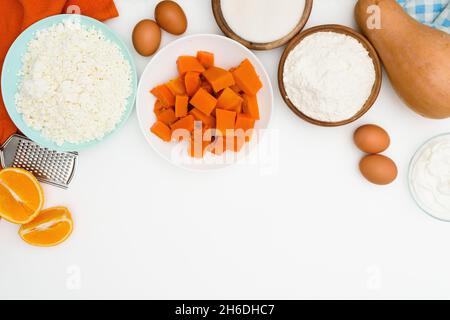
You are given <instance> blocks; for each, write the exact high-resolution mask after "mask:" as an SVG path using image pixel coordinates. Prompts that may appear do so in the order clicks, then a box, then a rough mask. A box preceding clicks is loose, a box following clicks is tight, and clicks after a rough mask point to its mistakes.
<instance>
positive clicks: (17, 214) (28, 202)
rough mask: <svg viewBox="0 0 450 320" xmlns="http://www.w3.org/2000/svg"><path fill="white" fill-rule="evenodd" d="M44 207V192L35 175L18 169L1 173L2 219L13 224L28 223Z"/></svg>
mask: <svg viewBox="0 0 450 320" xmlns="http://www.w3.org/2000/svg"><path fill="white" fill-rule="evenodd" d="M43 205H44V192H43V190H42V187H41V185H40V184H39V182H38V181H37V179H36V178H35V177H34V176H33V174H31V173H30V172H28V171H25V170H23V169H17V168H8V169H4V170H1V171H0V217H2V218H4V219H5V220H7V221H9V222H12V223H17V224H23V223H28V222H30V221H31V220H33V219H34V218H35V217H36V216H37V215H38V214H39V212H40V211H41V209H42V206H43Z"/></svg>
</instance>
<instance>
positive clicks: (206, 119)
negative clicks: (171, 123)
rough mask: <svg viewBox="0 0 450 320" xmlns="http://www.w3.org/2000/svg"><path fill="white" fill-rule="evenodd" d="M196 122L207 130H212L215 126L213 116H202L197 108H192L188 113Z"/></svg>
mask: <svg viewBox="0 0 450 320" xmlns="http://www.w3.org/2000/svg"><path fill="white" fill-rule="evenodd" d="M189 113H190V114H192V115H193V116H194V118H195V120H197V121H201V122H202V123H203V125H204V126H206V127H208V128H214V127H215V126H216V118H214V117H213V116H210V115H207V114H204V113H203V112H201V111H200V110H199V109H197V108H193V109H192V110H191V111H190V112H189Z"/></svg>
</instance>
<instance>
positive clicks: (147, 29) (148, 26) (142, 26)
mask: <svg viewBox="0 0 450 320" xmlns="http://www.w3.org/2000/svg"><path fill="white" fill-rule="evenodd" d="M160 44H161V29H160V28H159V26H158V25H157V24H156V22H155V21H153V20H142V21H141V22H139V23H138V24H137V25H136V26H135V27H134V30H133V45H134V48H135V49H136V51H137V52H138V53H139V54H140V55H142V56H144V57H148V56H151V55H152V54H154V53H155V52H156V50H158V48H159V45H160Z"/></svg>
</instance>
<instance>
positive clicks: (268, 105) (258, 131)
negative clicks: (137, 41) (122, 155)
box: [136, 34, 273, 170]
mask: <svg viewBox="0 0 450 320" xmlns="http://www.w3.org/2000/svg"><path fill="white" fill-rule="evenodd" d="M199 50H203V51H210V52H212V53H214V56H215V64H216V65H217V66H218V67H222V68H225V69H228V68H231V67H234V66H237V65H239V64H240V63H241V62H242V61H243V60H244V59H249V60H250V62H251V63H252V64H253V65H254V66H255V69H256V72H257V73H258V75H259V77H260V79H261V82H262V83H263V88H262V89H261V90H260V91H259V92H258V103H259V108H260V117H261V119H260V120H259V121H257V122H256V123H255V138H254V139H252V142H251V143H248V144H246V146H245V147H244V148H243V149H242V150H241V151H240V152H239V153H233V152H226V153H225V154H224V155H222V156H215V155H213V154H211V153H209V152H208V153H207V154H206V155H205V158H204V159H193V158H191V157H190V156H189V155H188V153H187V143H185V142H182V143H177V142H171V143H167V142H164V141H162V140H161V139H159V138H158V137H156V136H155V135H154V134H153V133H151V132H150V128H151V126H152V125H153V123H154V122H155V121H156V117H155V115H154V113H153V106H154V103H155V97H154V96H153V95H152V94H150V92H149V91H150V90H151V89H152V88H153V87H155V86H157V85H160V84H162V83H166V82H168V81H169V80H171V79H173V78H176V77H177V76H178V71H177V67H176V61H177V58H178V57H179V56H181V55H193V56H195V55H196V54H197V51H199ZM272 105H273V90H272V85H271V83H270V79H269V76H268V75H267V72H266V70H265V69H264V67H263V65H262V64H261V62H260V61H259V60H258V58H257V57H256V56H255V55H254V54H253V53H252V52H251V51H250V50H248V49H247V48H246V47H244V46H243V45H241V44H240V43H238V42H236V41H234V40H231V39H229V38H225V37H223V36H219V35H214V34H199V35H192V36H187V37H184V38H181V39H178V40H176V41H174V42H172V43H171V44H169V45H167V46H166V47H164V48H163V49H161V50H160V51H159V52H158V53H157V54H156V55H155V56H154V57H153V59H152V60H151V61H150V62H149V64H148V65H147V67H146V68H145V70H144V73H143V74H142V76H141V79H140V82H139V87H138V92H137V97H136V110H137V116H138V119H139V124H140V127H141V129H142V133H143V134H144V136H145V139H146V140H147V141H148V143H149V144H150V145H151V146H152V147H153V148H154V149H155V151H156V152H158V153H159V154H160V155H161V156H162V157H164V158H165V159H167V160H168V161H170V162H172V163H173V164H175V165H178V166H181V167H183V168H187V169H194V170H213V169H220V168H224V167H226V166H229V165H231V164H234V163H236V162H237V161H239V160H241V159H243V158H244V157H245V156H247V155H248V154H249V153H250V152H253V151H254V149H255V148H256V146H257V145H258V141H259V140H261V138H262V136H263V132H264V129H266V128H267V127H268V125H269V122H270V119H271V115H272Z"/></svg>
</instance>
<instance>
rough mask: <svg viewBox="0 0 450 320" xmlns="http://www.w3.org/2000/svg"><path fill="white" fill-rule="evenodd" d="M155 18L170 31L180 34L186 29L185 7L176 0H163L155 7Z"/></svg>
mask: <svg viewBox="0 0 450 320" xmlns="http://www.w3.org/2000/svg"><path fill="white" fill-rule="evenodd" d="M155 19H156V22H158V24H159V26H160V27H161V28H162V29H163V30H166V31H167V32H169V33H172V34H175V35H180V34H182V33H184V32H185V31H186V28H187V19H186V15H185V14H184V11H183V9H182V8H181V7H180V6H179V5H178V3H176V2H174V1H169V0H165V1H161V2H160V3H158V5H157V6H156V8H155Z"/></svg>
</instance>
